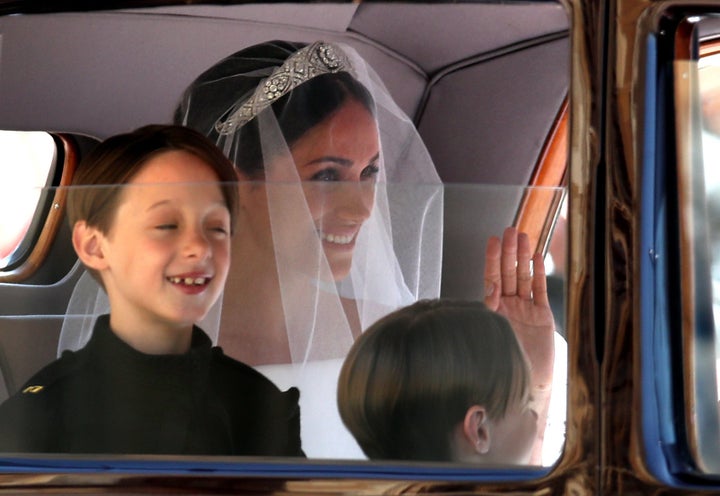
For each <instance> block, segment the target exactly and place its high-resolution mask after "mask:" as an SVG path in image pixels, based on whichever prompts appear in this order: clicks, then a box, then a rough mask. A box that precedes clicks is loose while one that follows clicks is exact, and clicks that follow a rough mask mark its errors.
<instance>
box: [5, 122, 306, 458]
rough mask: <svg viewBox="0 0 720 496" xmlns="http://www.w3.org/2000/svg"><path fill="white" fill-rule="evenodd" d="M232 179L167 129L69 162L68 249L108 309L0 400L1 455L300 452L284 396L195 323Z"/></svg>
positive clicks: (224, 248) (221, 251) (218, 263)
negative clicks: (83, 340) (79, 344)
mask: <svg viewBox="0 0 720 496" xmlns="http://www.w3.org/2000/svg"><path fill="white" fill-rule="evenodd" d="M236 181H237V176H236V173H235V170H234V167H233V165H232V164H231V163H230V162H229V161H228V160H227V159H226V158H225V157H224V156H223V155H222V153H221V152H220V151H219V150H218V149H217V148H216V147H215V146H214V145H213V144H212V143H211V142H210V141H208V140H207V139H206V138H205V137H204V136H202V135H201V134H199V133H197V132H195V131H192V130H190V129H187V128H183V127H179V126H146V127H143V128H140V129H138V130H136V131H134V132H132V133H128V134H123V135H118V136H114V137H112V138H109V139H108V140H106V141H105V142H103V143H102V144H100V145H99V146H98V147H97V148H96V149H95V150H93V152H92V153H91V154H89V155H88V157H87V158H86V159H85V160H84V161H83V162H82V163H81V164H80V166H79V168H78V170H77V171H76V174H75V178H74V180H73V186H74V187H73V188H71V191H70V192H69V194H68V217H69V220H70V224H71V226H72V229H73V235H72V240H73V247H74V248H75V251H76V253H77V255H78V257H79V258H80V260H81V261H82V262H83V264H84V265H85V267H86V268H87V269H88V270H89V271H91V274H92V275H93V277H95V278H96V280H97V281H98V282H99V283H100V284H101V285H102V287H103V288H104V289H105V291H106V292H107V295H108V299H109V302H110V315H105V316H101V317H100V318H98V321H97V323H96V325H95V329H94V331H93V335H92V338H91V339H90V342H89V343H88V344H87V345H86V346H85V347H84V348H83V349H81V350H79V351H77V352H65V353H64V354H63V356H62V357H61V358H60V359H58V360H56V361H55V362H53V363H51V364H50V365H48V366H47V367H45V368H44V369H43V370H41V371H40V372H39V373H37V374H36V375H35V376H34V377H33V378H32V379H30V381H29V382H28V383H27V384H26V385H25V386H23V387H22V388H21V389H20V391H19V392H18V393H17V394H15V395H13V396H12V397H11V398H9V399H8V400H7V401H6V402H5V403H4V404H3V405H2V406H0V451H4V452H56V453H59V452H65V453H128V454H130V453H142V454H204V455H277V456H301V455H302V450H301V448H300V414H299V407H298V395H299V393H298V391H297V389H295V388H292V389H290V390H288V391H287V392H284V393H283V392H281V391H280V390H278V389H277V387H275V385H274V384H272V383H271V382H270V381H269V380H268V379H266V378H265V377H264V376H263V375H261V374H260V373H258V372H256V371H255V370H253V369H252V368H250V367H248V366H246V365H244V364H242V363H240V362H237V361H235V360H233V359H231V358H229V357H226V356H225V355H224V354H223V352H222V350H221V349H219V348H213V347H212V346H211V342H210V339H209V338H208V337H207V335H205V333H204V332H203V331H202V330H201V329H199V328H198V327H196V326H195V325H194V323H195V322H196V321H198V320H199V319H201V318H202V317H203V316H204V315H205V314H206V313H207V312H208V310H209V309H210V307H211V306H212V305H213V303H214V302H215V301H216V300H217V298H218V297H219V296H220V294H221V292H222V289H223V286H224V283H225V278H226V276H227V273H228V268H229V264H230V236H231V233H232V225H233V220H234V218H235V215H236V212H237V208H238V207H237V203H238V200H237V184H235V182H236ZM100 185H106V186H102V187H101V186H100ZM107 185H111V186H107ZM118 185H126V186H124V187H118Z"/></svg>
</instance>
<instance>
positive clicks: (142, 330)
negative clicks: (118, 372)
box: [98, 151, 230, 353]
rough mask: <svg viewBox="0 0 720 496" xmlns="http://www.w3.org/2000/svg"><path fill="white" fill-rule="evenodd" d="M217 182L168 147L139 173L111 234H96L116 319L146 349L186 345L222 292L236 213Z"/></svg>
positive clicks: (118, 328) (122, 332) (198, 163)
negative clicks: (231, 211)
mask: <svg viewBox="0 0 720 496" xmlns="http://www.w3.org/2000/svg"><path fill="white" fill-rule="evenodd" d="M217 181H218V178H217V176H216V175H215V173H214V172H213V170H212V169H211V168H210V166H208V165H207V164H206V163H205V162H203V161H202V160H201V159H199V158H197V157H195V156H194V155H192V154H190V153H187V152H184V151H168V152H163V153H161V154H159V155H157V156H155V157H154V158H152V159H151V160H149V161H148V162H147V163H146V164H145V165H144V166H143V167H142V169H141V170H140V172H139V173H138V174H137V175H136V176H135V177H133V179H132V180H131V181H130V183H129V186H127V187H126V188H125V190H124V191H123V192H122V193H121V197H120V202H119V204H118V208H117V211H116V212H115V215H114V218H113V222H112V226H111V228H110V230H109V232H108V233H107V234H106V235H103V234H101V233H100V234H98V244H99V246H98V247H99V248H100V249H101V252H102V257H103V261H102V264H101V266H100V267H98V270H99V272H100V275H101V277H102V280H103V283H104V286H105V288H106V290H107V293H108V298H109V300H110V308H111V315H110V325H111V327H112V329H113V331H115V333H116V334H118V335H119V336H120V337H121V338H122V339H123V340H125V341H126V342H127V343H128V344H130V345H131V346H133V347H134V348H136V349H138V350H140V351H143V352H146V353H181V352H184V351H186V350H187V349H188V348H189V345H190V335H191V333H190V330H191V328H192V325H193V324H194V323H195V322H196V321H198V320H199V319H201V318H202V317H203V316H205V314H206V313H207V312H208V310H209V309H210V307H211V306H212V305H213V303H215V301H216V300H217V298H218V297H219V295H220V294H221V292H222V289H223V286H224V284H225V278H226V276H227V272H228V267H229V263H230V214H229V212H228V209H227V206H226V203H225V200H224V198H223V195H222V192H221V190H220V187H219V186H218V185H217V184H212V183H213V182H217ZM197 183H200V184H197ZM203 183H204V184H203Z"/></svg>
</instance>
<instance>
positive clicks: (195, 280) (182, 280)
mask: <svg viewBox="0 0 720 496" xmlns="http://www.w3.org/2000/svg"><path fill="white" fill-rule="evenodd" d="M169 279H170V282H171V283H173V284H185V285H186V286H200V285H202V284H205V282H206V281H207V279H206V278H204V277H170V278H169Z"/></svg>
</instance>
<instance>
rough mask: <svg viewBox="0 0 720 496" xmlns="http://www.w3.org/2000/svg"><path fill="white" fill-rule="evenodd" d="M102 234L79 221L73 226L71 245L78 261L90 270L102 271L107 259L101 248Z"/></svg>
mask: <svg viewBox="0 0 720 496" xmlns="http://www.w3.org/2000/svg"><path fill="white" fill-rule="evenodd" d="M103 238H104V234H103V233H102V232H100V230H99V229H98V228H96V227H92V226H88V225H87V223H86V222H85V221H84V220H79V221H77V222H76V223H75V225H74V226H73V232H72V243H73V248H75V253H77V256H78V258H79V259H80V261H81V262H82V263H83V264H84V265H85V266H86V267H89V268H91V269H95V270H103V269H104V268H106V267H107V259H106V257H105V253H104V252H103V248H102V240H103Z"/></svg>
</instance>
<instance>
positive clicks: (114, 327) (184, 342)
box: [110, 312, 193, 355]
mask: <svg viewBox="0 0 720 496" xmlns="http://www.w3.org/2000/svg"><path fill="white" fill-rule="evenodd" d="M110 329H111V331H112V332H113V333H114V334H115V335H116V336H117V337H118V338H120V339H121V340H122V341H123V342H124V343H125V344H127V345H128V346H130V347H131V348H133V349H134V350H136V351H139V352H141V353H145V354H146V355H182V354H184V353H187V352H188V351H190V343H191V340H192V329H193V327H192V325H188V326H177V327H170V326H167V325H160V324H151V323H148V322H144V321H138V322H132V321H130V320H128V319H118V318H115V319H113V313H112V312H111V313H110Z"/></svg>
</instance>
